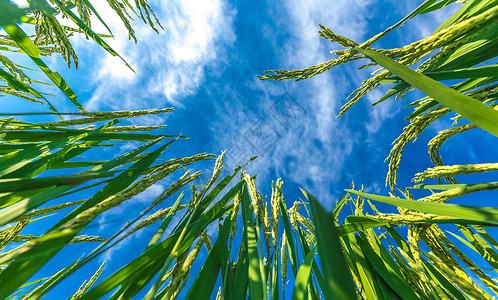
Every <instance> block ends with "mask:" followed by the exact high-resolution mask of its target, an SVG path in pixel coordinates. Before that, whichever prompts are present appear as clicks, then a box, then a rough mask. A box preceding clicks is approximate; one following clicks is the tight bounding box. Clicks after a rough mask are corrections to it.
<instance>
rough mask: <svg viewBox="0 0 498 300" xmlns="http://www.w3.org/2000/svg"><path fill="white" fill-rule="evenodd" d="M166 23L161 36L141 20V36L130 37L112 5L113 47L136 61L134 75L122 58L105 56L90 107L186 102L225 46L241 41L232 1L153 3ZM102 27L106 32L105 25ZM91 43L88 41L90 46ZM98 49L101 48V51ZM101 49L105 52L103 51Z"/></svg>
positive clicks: (138, 30) (137, 25)
mask: <svg viewBox="0 0 498 300" xmlns="http://www.w3.org/2000/svg"><path fill="white" fill-rule="evenodd" d="M151 4H152V7H153V9H154V11H155V13H156V15H157V16H158V17H159V18H160V21H161V24H162V25H163V27H164V30H163V31H160V34H159V35H157V34H156V33H154V32H153V31H152V29H150V28H148V26H147V25H144V24H141V23H140V22H135V23H134V27H135V29H136V35H137V38H138V40H139V42H138V44H137V45H135V44H133V43H131V42H130V41H128V40H127V34H126V33H125V30H123V28H122V25H121V24H120V21H119V19H117V17H115V16H114V15H113V14H112V12H111V11H110V9H109V8H107V7H105V6H106V4H104V3H99V8H98V9H101V10H104V11H105V15H106V17H105V18H104V19H105V20H110V21H109V22H107V23H108V25H109V26H110V27H111V30H112V31H113V32H114V33H115V34H116V37H115V38H114V39H112V40H109V44H110V45H111V47H113V49H115V50H116V51H117V52H118V53H120V54H121V55H122V56H123V57H124V58H125V59H126V60H127V61H129V62H132V67H133V68H134V69H135V71H136V74H133V72H131V71H130V70H129V69H128V68H127V67H126V66H125V64H124V63H123V62H122V61H120V59H119V58H116V57H112V56H110V55H101V57H100V58H99V59H98V61H97V62H96V63H95V76H94V84H95V85H96V86H97V87H96V89H95V92H94V93H93V96H92V97H91V99H90V100H89V102H88V103H87V104H86V107H87V108H88V109H89V110H95V109H100V108H103V107H110V108H113V109H139V108H150V107H164V106H165V105H172V104H173V105H176V106H181V105H182V99H183V98H185V97H186V96H189V95H192V94H195V93H196V92H197V89H198V88H199V86H200V85H201V84H202V82H203V81H204V79H205V68H206V67H209V66H211V65H212V64H213V62H214V61H215V60H216V59H220V57H219V56H220V55H223V54H221V52H220V50H222V46H223V45H227V44H231V43H232V42H233V41H234V40H235V36H234V34H233V32H232V20H233V17H234V14H235V12H234V11H233V9H231V8H230V7H229V6H228V5H227V4H226V3H224V2H222V1H218V0H209V1H198V0H190V1H168V3H167V4H164V2H161V1H151ZM100 29H101V31H105V30H104V28H102V26H101V27H100ZM85 46H86V45H85ZM95 53H97V51H95ZM99 53H102V51H101V50H99Z"/></svg>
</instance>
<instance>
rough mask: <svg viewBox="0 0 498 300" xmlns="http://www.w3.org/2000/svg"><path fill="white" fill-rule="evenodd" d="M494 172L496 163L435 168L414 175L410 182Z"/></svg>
mask: <svg viewBox="0 0 498 300" xmlns="http://www.w3.org/2000/svg"><path fill="white" fill-rule="evenodd" d="M496 170H498V163H487V164H471V165H453V166H437V167H434V168H429V169H427V170H425V171H424V172H421V173H417V174H415V178H413V180H412V181H413V182H420V181H423V180H426V179H429V178H439V177H453V176H456V175H464V174H474V173H484V172H490V171H496Z"/></svg>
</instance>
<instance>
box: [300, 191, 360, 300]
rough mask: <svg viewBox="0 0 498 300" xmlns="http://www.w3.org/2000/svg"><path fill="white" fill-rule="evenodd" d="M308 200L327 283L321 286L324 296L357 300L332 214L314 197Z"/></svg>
mask: <svg viewBox="0 0 498 300" xmlns="http://www.w3.org/2000/svg"><path fill="white" fill-rule="evenodd" d="M307 198H308V199H309V200H310V206H311V211H312V220H313V222H314V224H315V235H316V241H317V247H318V256H319V258H320V263H321V266H322V270H323V275H324V278H325V281H326V283H327V284H326V285H325V286H321V288H322V291H323V296H324V297H325V299H357V296H356V287H355V284H354V281H353V278H352V276H351V273H350V270H349V267H348V264H347V262H346V258H345V257H344V255H343V249H342V245H341V241H340V239H339V234H338V233H337V229H336V227H335V225H334V219H333V218H332V214H330V213H328V212H327V211H325V209H324V208H323V206H322V205H321V204H320V203H319V202H318V200H316V198H315V197H313V196H312V195H310V194H307Z"/></svg>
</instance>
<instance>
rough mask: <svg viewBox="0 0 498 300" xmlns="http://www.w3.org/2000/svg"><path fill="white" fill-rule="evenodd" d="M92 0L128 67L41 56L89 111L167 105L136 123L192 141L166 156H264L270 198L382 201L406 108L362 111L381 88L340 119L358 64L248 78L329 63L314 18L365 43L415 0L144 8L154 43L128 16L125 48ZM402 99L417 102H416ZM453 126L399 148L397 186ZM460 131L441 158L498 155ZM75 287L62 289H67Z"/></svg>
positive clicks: (403, 38)
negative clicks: (280, 185) (287, 77)
mask: <svg viewBox="0 0 498 300" xmlns="http://www.w3.org/2000/svg"><path fill="white" fill-rule="evenodd" d="M94 2H95V3H94V4H95V6H96V7H97V9H99V10H102V11H107V12H108V13H107V14H106V13H104V15H106V17H105V19H106V20H109V22H108V24H109V25H110V27H111V29H112V31H113V33H114V34H115V35H116V37H115V38H114V39H112V40H108V43H109V44H110V45H111V46H112V47H113V48H114V49H115V50H117V51H118V53H120V54H121V55H122V56H123V57H124V58H125V59H126V60H127V61H128V62H129V63H130V65H132V67H133V68H134V69H135V71H136V73H133V72H131V71H130V70H129V69H127V67H126V66H125V65H124V63H123V62H122V61H120V59H119V58H115V57H112V56H110V55H108V54H106V53H105V52H104V50H102V49H101V48H100V47H98V46H96V45H93V44H92V42H90V41H86V40H85V39H83V38H78V37H76V38H74V39H73V40H74V43H75V47H76V51H77V54H78V55H79V58H80V68H79V70H78V71H76V70H74V69H71V70H66V68H65V67H64V63H63V61H62V60H61V59H57V58H51V59H47V62H48V63H50V65H51V66H52V67H53V68H54V69H56V70H58V71H59V72H60V73H61V74H62V76H63V77H64V78H65V79H66V80H67V81H68V83H69V85H70V86H71V87H72V88H73V90H74V91H75V92H76V94H78V95H79V99H80V102H81V103H82V104H83V105H84V107H85V108H86V109H87V110H89V111H92V110H122V109H148V108H163V107H175V112H174V113H171V114H168V115H162V116H154V117H146V118H142V119H135V120H133V121H132V122H134V123H135V124H137V125H161V124H167V125H168V127H167V128H166V129H165V130H164V132H165V133H166V134H177V133H182V134H183V135H185V136H189V137H190V139H189V140H185V141H181V142H177V143H176V145H174V146H173V147H172V148H171V151H170V152H169V153H167V154H166V156H167V157H166V158H170V157H177V156H186V155H191V154H196V153H200V152H209V153H215V154H219V153H220V152H221V151H223V150H225V149H228V152H227V161H226V167H225V168H226V169H233V168H234V167H235V166H237V165H238V164H240V163H241V162H242V161H244V160H247V159H249V157H251V156H253V155H259V157H258V159H257V160H255V161H254V162H253V163H252V164H251V165H249V166H248V168H247V172H248V173H250V174H258V178H257V181H256V183H257V185H258V188H259V189H260V190H261V191H262V192H263V194H266V195H269V194H270V192H271V190H270V184H271V181H272V180H276V179H277V178H279V177H281V178H282V179H283V181H284V195H285V196H284V197H285V199H286V201H287V203H288V205H292V203H293V201H295V200H298V199H299V197H301V194H300V192H299V189H298V187H303V188H305V189H307V190H308V191H310V192H311V193H313V194H315V195H316V196H317V197H318V198H319V199H320V200H321V201H322V202H323V203H325V204H326V205H327V206H328V207H329V208H331V207H332V205H333V204H334V203H335V202H336V201H337V200H338V199H339V198H340V197H341V196H342V195H343V194H344V192H343V189H344V188H348V187H349V186H350V184H351V181H352V180H353V179H354V180H355V183H356V185H357V186H359V185H361V184H363V185H365V189H366V190H367V191H369V192H375V191H377V190H379V189H382V190H381V193H384V194H386V193H387V191H388V190H387V189H386V188H385V187H384V185H385V184H384V183H385V175H386V173H387V163H384V159H385V158H386V157H387V155H388V153H389V150H390V146H391V142H392V141H394V140H395V138H396V137H397V136H398V135H399V134H400V133H401V130H402V128H403V127H404V126H405V125H407V123H406V122H405V121H404V120H403V117H404V116H406V115H407V114H409V113H410V109H403V107H404V105H405V103H406V102H403V101H400V100H398V101H386V102H384V103H382V104H381V105H378V106H376V107H375V108H373V107H370V104H371V103H373V102H375V101H376V100H378V98H380V97H381V96H382V95H383V92H384V91H385V90H386V88H385V87H382V88H379V89H378V90H375V91H373V92H372V93H370V94H369V95H367V96H366V97H365V98H364V99H362V100H361V101H360V102H359V103H358V104H356V105H355V106H354V107H353V108H352V109H351V110H350V111H349V112H348V113H346V114H345V115H344V116H343V117H341V118H339V119H337V120H336V119H335V117H336V116H337V114H338V112H339V108H340V107H341V105H342V104H344V103H345V102H346V100H345V99H346V97H347V96H348V95H349V93H350V92H351V91H353V90H354V89H355V88H356V87H357V86H359V85H360V83H361V80H362V79H366V78H368V75H369V73H370V72H371V71H370V70H357V69H356V68H357V67H358V66H360V65H361V64H360V63H361V62H357V63H350V64H348V65H346V66H341V67H337V68H335V69H333V70H332V71H329V72H326V73H324V74H321V75H319V76H316V77H314V78H312V79H309V80H305V81H301V82H294V81H281V82H274V81H260V80H258V79H257V78H256V75H261V74H262V73H263V72H264V71H265V70H269V69H287V70H290V69H298V68H303V67H307V66H310V65H312V64H318V63H321V62H324V61H326V60H329V59H331V58H333V56H332V55H331V54H330V53H329V51H330V50H335V49H338V48H337V45H334V44H331V43H330V42H328V41H326V40H324V39H322V38H320V37H319V36H318V33H317V31H318V29H319V27H318V24H323V25H324V26H326V27H329V28H331V29H332V31H334V32H336V33H338V34H341V35H345V36H347V37H349V38H351V39H353V40H355V41H357V42H362V41H364V40H366V39H368V38H369V37H371V36H373V35H374V34H376V33H378V32H381V31H383V30H384V29H385V28H387V27H388V26H390V25H392V24H394V23H395V22H396V21H398V20H399V19H401V18H402V17H403V16H405V15H406V14H408V13H409V12H410V11H411V10H413V9H414V8H415V7H416V6H417V5H418V4H419V2H422V1H401V2H400V1H388V0H386V1H373V0H363V1H360V0H356V1H355V0H336V1H324V0H312V1H297V0H288V1H230V2H228V1H222V0H206V1H202V0H200V1H194V0H192V1H167V3H166V4H164V3H165V1H159V0H157V1H156V0H155V1H152V0H151V5H152V7H153V9H154V11H155V13H156V15H157V16H158V18H159V19H160V21H161V23H162V25H163V26H164V31H162V32H161V33H160V34H159V35H158V34H156V33H154V32H153V31H152V30H150V29H149V28H148V27H147V26H145V25H143V24H140V23H138V22H136V23H135V28H136V32H137V38H138V40H139V42H138V43H137V44H134V43H133V42H132V41H128V40H127V33H125V30H124V27H122V26H121V25H120V23H119V21H118V20H116V19H115V18H114V17H113V16H112V15H111V14H109V9H108V8H107V7H106V4H105V3H103V2H104V1H94ZM97 2H99V3H97ZM453 6H454V8H448V9H447V10H445V11H442V12H438V13H435V14H430V15H426V16H419V17H417V18H416V19H415V20H411V21H409V22H408V24H407V25H405V26H404V27H403V29H402V30H401V31H395V32H393V33H391V34H389V35H388V36H386V37H385V38H383V39H382V40H381V42H379V43H377V44H374V46H375V47H383V48H386V47H397V46H402V45H405V44H407V43H409V42H412V41H414V40H417V39H420V38H423V37H425V36H427V35H429V34H430V33H431V32H432V30H433V29H435V28H436V27H437V25H438V24H439V23H440V22H441V21H443V20H444V19H445V18H446V17H447V16H449V14H450V13H451V12H453V11H455V8H457V5H453ZM96 23H97V22H96V21H95V24H96ZM96 28H97V31H98V30H100V31H102V32H104V30H103V27H102V26H98V25H97V24H96ZM54 92H56V91H54ZM410 96H411V97H413V99H416V98H415V97H417V96H420V94H417V93H416V92H415V93H412V94H411V95H410ZM4 101H5V100H4ZM9 101H14V100H13V99H11V100H9ZM15 101H16V102H15V103H11V104H10V105H9V106H8V109H9V111H25V110H26V109H31V110H32V111H40V107H39V106H34V105H31V104H26V103H24V102H21V101H22V100H15ZM53 102H56V107H57V108H59V109H60V111H73V110H74V109H73V107H71V106H70V103H68V101H66V102H64V99H63V98H59V99H58V100H55V101H53ZM450 124H451V120H449V118H448V119H444V120H442V121H440V122H437V123H436V124H434V126H432V127H431V128H430V129H428V130H427V131H426V132H425V133H424V134H423V135H422V136H421V137H420V139H419V140H418V141H417V142H416V143H415V144H410V145H408V146H407V149H406V151H405V153H404V157H403V160H402V163H401V168H400V171H399V175H398V178H399V180H398V183H399V184H400V186H403V185H405V186H406V185H410V184H411V182H410V180H411V178H413V175H414V174H415V173H416V172H421V171H423V170H424V169H425V168H427V167H431V166H432V164H431V163H430V160H429V155H428V154H426V153H427V150H426V149H427V148H426V147H427V146H426V145H427V142H428V141H429V140H430V138H432V137H433V136H434V135H435V134H436V132H437V131H438V130H442V129H445V128H447V127H449V126H450ZM462 136H464V137H462V138H460V139H458V138H457V139H454V140H450V141H448V143H447V145H446V147H445V148H443V149H442V153H441V154H442V156H443V159H444V160H445V162H446V163H448V164H451V163H452V162H454V163H457V162H458V163H477V162H491V161H492V158H493V157H496V150H495V149H496V142H495V141H494V140H493V138H491V135H485V136H484V137H483V135H481V134H480V133H479V132H469V133H465V134H463V135H462ZM477 139H479V140H478V142H477ZM450 148H451V149H452V150H451V151H449V149H450ZM454 149H458V150H457V151H455V150H454ZM483 149H488V151H482V150H483ZM122 150H123V151H125V149H122ZM212 165H213V164H211V163H203V164H199V165H198V168H200V169H201V170H202V171H203V172H204V173H205V174H210V170H211V169H212ZM207 176H208V175H205V177H204V178H203V179H202V180H201V182H202V181H206V180H207V179H208V177H207ZM170 180H173V179H170ZM476 180H478V177H476ZM167 184H168V182H163V183H161V184H159V185H156V186H154V187H152V188H151V189H149V190H147V191H146V192H145V194H144V195H142V196H140V197H138V199H134V201H131V202H130V203H128V204H125V205H123V206H121V207H119V208H117V209H116V210H115V211H114V212H109V213H107V214H105V215H104V216H103V217H102V218H101V219H100V220H99V221H98V224H96V225H95V226H98V227H99V228H100V229H102V230H106V226H114V225H112V224H114V223H110V222H111V221H112V220H115V219H119V215H120V214H122V213H125V212H126V211H127V210H134V209H138V208H140V207H143V206H145V205H146V201H147V199H149V197H153V196H154V195H157V194H159V193H160V192H161V188H162V186H166V185H167ZM153 232H154V229H152V228H151V229H150V230H145V231H143V232H142V233H140V234H138V235H137V236H136V237H133V238H131V239H129V240H127V241H126V242H124V243H123V245H122V246H121V248H117V250H116V252H112V253H111V254H108V255H106V257H105V258H107V260H108V267H107V268H106V271H105V272H104V273H103V275H102V277H106V276H108V275H110V274H111V272H112V270H115V269H116V268H117V267H118V266H120V265H121V264H122V263H123V262H125V261H128V260H129V257H130V256H134V254H133V253H134V247H140V248H139V249H142V248H141V246H137V245H141V240H142V239H143V238H145V239H146V240H147V237H149V236H150V235H151V234H153ZM88 249H91V246H88ZM88 251H90V250H88ZM141 251H142V250H140V252H141ZM74 258H76V257H72V256H71V257H69V255H68V256H64V255H60V256H58V262H60V263H61V264H66V263H69V262H72V261H73V260H74ZM98 264H99V262H98V261H97V262H95V263H93V264H89V265H88V266H86V267H85V268H84V269H83V270H82V273H85V272H89V273H93V271H94V270H95V269H96V268H97V267H98ZM81 278H83V277H81ZM69 281H71V282H68V283H67V284H68V285H67V287H69V286H71V288H74V290H75V289H77V287H78V286H79V285H80V284H81V282H80V281H79V279H75V280H72V279H71V278H70V279H69ZM81 281H82V280H81ZM74 290H69V289H68V290H67V295H71V294H72V293H73V292H74ZM54 293H57V294H53V295H64V296H66V294H65V293H66V291H63V290H60V289H59V290H55V291H54ZM53 297H55V296H53Z"/></svg>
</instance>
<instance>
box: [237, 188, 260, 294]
mask: <svg viewBox="0 0 498 300" xmlns="http://www.w3.org/2000/svg"><path fill="white" fill-rule="evenodd" d="M250 204H251V201H250V200H249V195H248V191H247V187H244V189H243V190H242V199H241V206H242V220H243V221H244V244H245V248H246V249H247V260H248V262H249V270H248V272H249V273H248V274H249V293H250V295H251V299H255V300H260V299H263V298H264V294H266V283H265V282H263V280H262V278H261V271H260V259H261V258H260V257H259V255H258V241H257V239H256V231H255V229H254V220H253V216H252V213H251V207H250Z"/></svg>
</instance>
